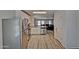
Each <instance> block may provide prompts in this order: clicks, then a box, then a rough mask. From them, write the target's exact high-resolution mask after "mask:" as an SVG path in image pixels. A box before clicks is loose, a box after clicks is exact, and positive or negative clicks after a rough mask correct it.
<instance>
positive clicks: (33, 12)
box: [33, 12, 47, 14]
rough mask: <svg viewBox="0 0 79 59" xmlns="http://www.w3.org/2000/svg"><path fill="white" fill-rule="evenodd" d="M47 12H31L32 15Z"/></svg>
mask: <svg viewBox="0 0 79 59" xmlns="http://www.w3.org/2000/svg"><path fill="white" fill-rule="evenodd" d="M46 13H47V12H33V14H46Z"/></svg>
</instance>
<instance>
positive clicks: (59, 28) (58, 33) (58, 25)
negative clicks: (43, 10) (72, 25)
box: [54, 11, 66, 46]
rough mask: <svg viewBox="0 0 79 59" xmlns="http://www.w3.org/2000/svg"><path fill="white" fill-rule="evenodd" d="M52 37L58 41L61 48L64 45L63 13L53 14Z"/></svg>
mask: <svg viewBox="0 0 79 59" xmlns="http://www.w3.org/2000/svg"><path fill="white" fill-rule="evenodd" d="M54 26H55V29H54V37H55V38H56V39H58V40H59V41H60V42H61V43H62V44H63V46H65V45H66V42H65V40H64V32H65V30H64V27H65V11H56V12H55V14H54Z"/></svg>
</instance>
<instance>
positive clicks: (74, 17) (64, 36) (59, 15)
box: [54, 10, 79, 48]
mask: <svg viewBox="0 0 79 59" xmlns="http://www.w3.org/2000/svg"><path fill="white" fill-rule="evenodd" d="M78 20H79V17H78V11H72V10H70V11H68V10H66V11H58V12H56V14H55V21H54V22H55V27H57V28H58V29H57V31H58V32H57V33H56V35H57V36H58V37H57V39H59V40H60V41H61V43H62V44H63V45H64V46H65V48H79V36H78V32H79V31H78V28H79V26H78V24H79V22H78ZM59 31H60V32H59ZM55 37H56V36H55Z"/></svg>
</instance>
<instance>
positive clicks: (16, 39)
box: [2, 18, 21, 49]
mask: <svg viewBox="0 0 79 59" xmlns="http://www.w3.org/2000/svg"><path fill="white" fill-rule="evenodd" d="M2 32H3V48H4V49H19V48H20V45H21V44H20V41H21V40H20V39H21V36H20V20H19V18H12V19H2Z"/></svg>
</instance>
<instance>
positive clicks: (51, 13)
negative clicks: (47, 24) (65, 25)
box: [25, 10, 55, 19]
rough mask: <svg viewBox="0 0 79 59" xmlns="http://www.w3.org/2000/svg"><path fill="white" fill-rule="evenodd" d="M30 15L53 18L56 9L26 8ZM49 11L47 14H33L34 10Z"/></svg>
mask: <svg viewBox="0 0 79 59" xmlns="http://www.w3.org/2000/svg"><path fill="white" fill-rule="evenodd" d="M25 11H26V12H28V13H29V14H30V15H32V16H34V17H35V18H46V19H53V13H54V12H55V10H25ZM41 11H44V12H47V13H46V14H33V12H41Z"/></svg>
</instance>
